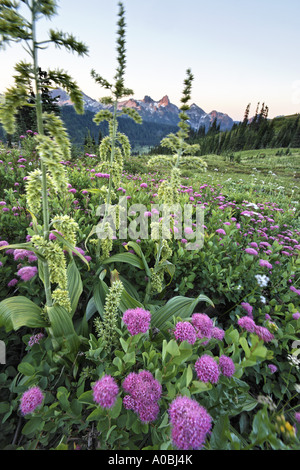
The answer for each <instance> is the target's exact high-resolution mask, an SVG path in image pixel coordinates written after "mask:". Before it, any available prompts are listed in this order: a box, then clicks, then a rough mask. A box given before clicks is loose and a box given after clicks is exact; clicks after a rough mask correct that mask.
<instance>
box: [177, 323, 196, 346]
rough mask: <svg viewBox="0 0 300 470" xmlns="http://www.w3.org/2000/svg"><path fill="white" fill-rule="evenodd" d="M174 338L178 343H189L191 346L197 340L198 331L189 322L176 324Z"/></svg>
mask: <svg viewBox="0 0 300 470" xmlns="http://www.w3.org/2000/svg"><path fill="white" fill-rule="evenodd" d="M174 336H175V339H176V340H177V341H187V342H188V343H190V344H194V343H195V342H196V340H197V335H196V330H195V328H194V327H193V325H192V324H191V323H189V322H188V321H180V322H178V323H176V327H175V330H174Z"/></svg>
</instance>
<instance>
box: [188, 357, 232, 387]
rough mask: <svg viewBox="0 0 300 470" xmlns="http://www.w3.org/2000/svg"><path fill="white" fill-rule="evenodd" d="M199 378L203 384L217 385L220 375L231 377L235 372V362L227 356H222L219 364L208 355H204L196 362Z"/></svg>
mask: <svg viewBox="0 0 300 470" xmlns="http://www.w3.org/2000/svg"><path fill="white" fill-rule="evenodd" d="M195 370H196V373H197V377H198V379H199V380H201V382H206V383H207V382H210V383H212V384H216V383H218V381H219V377H220V374H222V375H224V376H225V377H231V376H232V375H233V374H234V372H235V365H234V362H233V360H232V359H231V358H230V357H228V356H225V355H222V356H220V358H219V363H218V362H217V361H216V360H215V359H214V358H213V357H212V356H209V355H208V354H203V356H200V357H199V358H198V359H197V361H196V362H195Z"/></svg>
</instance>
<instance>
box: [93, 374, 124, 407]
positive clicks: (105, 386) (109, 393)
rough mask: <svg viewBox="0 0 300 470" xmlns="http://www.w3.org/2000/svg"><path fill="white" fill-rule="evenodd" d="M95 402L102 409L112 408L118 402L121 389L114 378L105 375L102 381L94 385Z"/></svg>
mask: <svg viewBox="0 0 300 470" xmlns="http://www.w3.org/2000/svg"><path fill="white" fill-rule="evenodd" d="M92 389H93V400H94V401H95V402H96V403H98V405H100V406H102V408H112V407H113V406H114V404H115V402H116V399H117V396H118V393H119V387H118V385H117V383H116V381H115V379H114V378H113V377H111V376H110V375H104V377H102V378H101V379H100V380H97V382H95V383H94V385H93V387H92Z"/></svg>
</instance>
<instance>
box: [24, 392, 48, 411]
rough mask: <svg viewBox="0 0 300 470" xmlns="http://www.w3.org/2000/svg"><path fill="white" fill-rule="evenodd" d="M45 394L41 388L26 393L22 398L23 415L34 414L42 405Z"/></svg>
mask: <svg viewBox="0 0 300 470" xmlns="http://www.w3.org/2000/svg"><path fill="white" fill-rule="evenodd" d="M43 400H44V394H43V393H42V391H41V389H40V388H39V387H32V388H30V389H29V390H27V392H24V393H23V395H22V397H21V403H20V410H21V413H22V414H23V415H27V414H29V413H32V412H33V411H34V410H35V409H36V408H37V407H38V406H40V405H41V404H42V402H43Z"/></svg>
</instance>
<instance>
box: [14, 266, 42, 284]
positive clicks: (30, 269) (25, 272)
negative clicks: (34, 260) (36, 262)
mask: <svg viewBox="0 0 300 470" xmlns="http://www.w3.org/2000/svg"><path fill="white" fill-rule="evenodd" d="M37 271H38V269H37V267H36V266H25V267H24V268H21V269H19V271H18V272H17V274H18V276H20V278H21V279H22V281H30V279H32V278H33V277H34V276H35V275H36V273H37Z"/></svg>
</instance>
